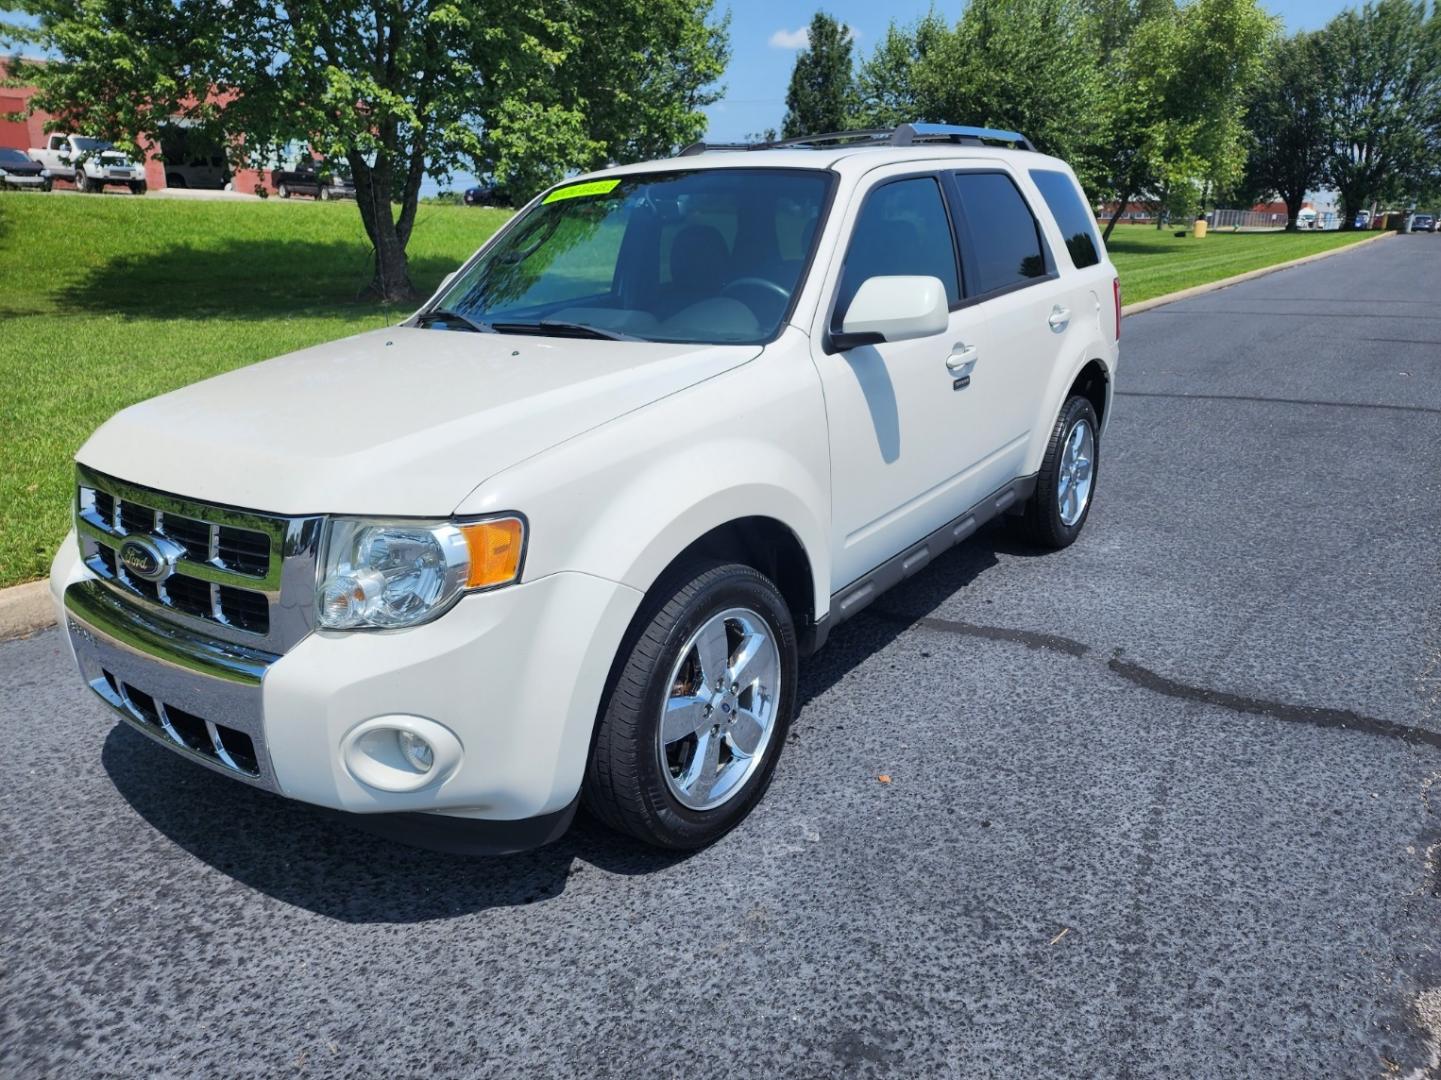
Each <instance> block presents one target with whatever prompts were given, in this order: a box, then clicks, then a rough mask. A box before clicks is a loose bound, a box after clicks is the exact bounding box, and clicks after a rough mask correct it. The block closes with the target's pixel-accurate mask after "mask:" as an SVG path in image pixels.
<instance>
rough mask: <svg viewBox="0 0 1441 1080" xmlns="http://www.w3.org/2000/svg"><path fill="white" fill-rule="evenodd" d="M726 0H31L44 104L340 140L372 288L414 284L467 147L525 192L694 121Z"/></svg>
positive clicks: (641, 149)
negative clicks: (433, 183)
mask: <svg viewBox="0 0 1441 1080" xmlns="http://www.w3.org/2000/svg"><path fill="white" fill-rule="evenodd" d="M712 3H713V0H608V2H606V3H605V4H603V5H602V4H600V3H587V2H583V0H569V2H567V0H541V2H540V3H536V2H534V0H529V2H522V0H475V2H465V3H462V2H460V0H329V2H322V0H287V2H286V3H285V4H284V5H283V6H282V5H279V4H274V3H267V2H264V0H18V5H19V7H20V9H21V10H22V11H25V12H27V13H29V14H31V15H34V16H36V17H37V18H38V27H37V28H35V29H23V28H16V27H13V26H12V27H10V28H8V36H10V37H12V38H13V37H22V36H23V37H28V38H30V39H33V40H37V41H38V42H39V43H40V44H42V45H44V46H46V47H48V48H49V49H51V50H53V51H54V52H56V53H58V54H59V55H60V57H61V58H62V59H61V61H60V62H57V63H52V64H47V65H43V66H35V67H33V68H32V69H31V70H30V76H31V77H32V78H33V79H34V80H35V81H36V83H37V84H38V85H39V87H40V93H39V94H37V96H36V98H35V99H34V106H35V107H36V108H41V109H45V110H47V111H49V112H52V113H54V114H56V115H57V116H58V117H60V119H61V121H62V122H63V123H67V124H74V125H77V126H80V127H83V128H84V129H85V130H87V131H94V132H96V133H100V134H106V135H109V136H112V137H118V138H121V139H125V140H128V141H132V144H133V139H134V137H135V136H136V135H137V134H140V133H153V132H155V131H156V130H157V128H159V127H160V126H162V125H163V124H165V123H168V122H170V121H172V119H174V118H176V117H179V118H182V119H184V120H186V121H187V122H191V123H196V122H198V123H203V124H207V125H210V126H212V127H216V128H219V129H223V130H224V131H225V132H228V133H231V134H232V135H240V134H242V133H243V138H244V140H245V146H246V147H247V148H249V150H251V151H253V150H255V149H257V148H263V147H267V146H273V145H277V144H283V143H287V142H290V141H301V142H306V143H309V144H310V146H311V147H312V148H314V149H316V150H318V151H320V152H321V153H322V154H324V155H326V156H327V157H335V158H343V159H344V160H345V161H346V163H347V164H348V166H349V168H350V171H351V173H352V175H353V176H354V179H355V187H356V196H357V199H356V201H357V203H358V205H359V211H360V216H361V220H362V221H363V223H364V225H365V230H366V234H367V235H368V236H369V238H370V240H371V243H372V244H373V245H374V250H375V262H374V278H373V281H372V284H371V289H372V291H373V292H374V294H375V295H376V296H378V297H380V298H381V299H384V300H387V301H404V300H408V299H411V298H412V297H413V296H414V288H413V287H412V285H411V282H410V275H409V270H408V266H407V260H406V245H407V243H408V242H409V240H410V236H411V232H412V230H413V228H414V226H415V215H416V207H417V202H418V197H419V194H420V185H421V182H422V181H423V180H424V178H425V176H426V175H427V174H430V175H432V176H436V177H438V178H441V179H443V178H445V177H446V176H448V174H449V173H450V171H452V170H453V169H455V168H458V167H460V166H462V165H466V164H470V165H472V166H473V167H474V168H475V170H476V171H477V172H479V173H482V174H486V175H491V176H494V177H495V178H496V179H497V180H498V181H500V182H501V183H503V184H504V185H505V186H507V187H508V188H509V189H510V190H511V191H513V192H518V193H522V194H524V193H528V192H530V191H533V190H535V189H536V188H538V187H540V186H541V185H543V184H545V183H547V182H549V181H551V180H553V179H556V178H558V177H560V176H562V175H564V174H565V172H567V171H569V170H574V169H587V168H596V167H600V166H603V165H605V164H606V163H607V162H609V161H629V160H635V159H638V158H642V157H646V156H653V155H656V154H658V153H665V152H667V151H668V150H670V149H671V148H672V147H674V146H676V145H678V144H680V143H683V142H687V141H690V140H692V139H694V138H697V137H698V136H699V135H700V134H701V132H702V131H704V128H705V116H704V114H703V112H702V111H701V110H702V108H703V106H705V105H707V104H709V103H711V102H712V101H714V100H716V98H717V97H718V96H719V95H718V93H716V92H712V91H708V90H707V87H709V86H710V85H711V84H713V83H714V82H715V80H716V79H717V78H719V76H720V75H721V73H722V72H723V70H724V67H725V62H726V58H727V46H726V40H727V22H726V20H721V21H720V22H712V21H710V16H711V12H712Z"/></svg>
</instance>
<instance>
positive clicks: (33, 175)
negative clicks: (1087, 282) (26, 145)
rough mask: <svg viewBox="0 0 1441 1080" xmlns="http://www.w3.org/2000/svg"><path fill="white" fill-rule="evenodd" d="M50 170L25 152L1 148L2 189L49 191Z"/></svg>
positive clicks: (0, 175)
mask: <svg viewBox="0 0 1441 1080" xmlns="http://www.w3.org/2000/svg"><path fill="white" fill-rule="evenodd" d="M50 186H51V179H50V170H49V169H47V168H45V166H43V165H41V164H40V162H38V161H36V160H35V159H34V158H32V157H31V156H30V155H29V154H27V153H26V152H25V151H24V150H13V149H11V148H10V147H8V146H0V187H16V188H33V189H37V190H40V191H49V190H50Z"/></svg>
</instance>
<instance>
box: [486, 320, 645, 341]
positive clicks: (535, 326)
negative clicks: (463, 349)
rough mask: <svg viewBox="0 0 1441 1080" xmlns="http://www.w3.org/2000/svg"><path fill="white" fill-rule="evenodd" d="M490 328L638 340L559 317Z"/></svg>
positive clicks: (505, 331) (615, 331) (567, 335)
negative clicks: (566, 320)
mask: <svg viewBox="0 0 1441 1080" xmlns="http://www.w3.org/2000/svg"><path fill="white" fill-rule="evenodd" d="M490 325H491V329H493V330H495V331H496V333H499V334H554V335H556V336H557V337H581V338H597V339H599V340H601V341H640V340H641V339H640V338H638V337H635V336H633V335H631V334H622V333H621V332H620V331H619V330H606V329H604V328H602V327H599V326H591V325H590V324H588V323H577V322H564V321H562V320H559V319H541V320H540V321H539V322H498V323H491V324H490Z"/></svg>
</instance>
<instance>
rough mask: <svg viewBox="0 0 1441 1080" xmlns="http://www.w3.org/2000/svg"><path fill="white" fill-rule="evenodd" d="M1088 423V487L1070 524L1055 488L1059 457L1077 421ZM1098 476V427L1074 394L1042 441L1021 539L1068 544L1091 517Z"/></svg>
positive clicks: (1051, 545)
mask: <svg viewBox="0 0 1441 1080" xmlns="http://www.w3.org/2000/svg"><path fill="white" fill-rule="evenodd" d="M1079 423H1084V424H1089V425H1090V428H1091V435H1092V438H1093V439H1094V450H1093V452H1092V455H1091V487H1090V492H1089V495H1088V498H1087V500H1086V504H1085V506H1084V508H1083V509H1082V510H1081V513H1080V516H1079V517H1078V518H1077V519H1076V520H1075V522H1073V523H1072V524H1070V525H1067V524H1066V523H1065V521H1064V520H1063V519H1062V517H1061V508H1060V503H1059V499H1058V490H1059V486H1060V480H1061V456H1062V451H1063V450H1064V448H1065V445H1066V440H1067V439H1069V438H1070V437H1071V433H1072V431H1073V430H1074V428H1075V427H1076V425H1077V424H1079ZM1100 475H1101V428H1100V422H1099V420H1098V419H1097V417H1096V409H1095V406H1093V405H1092V404H1091V403H1090V401H1088V400H1087V399H1086V398H1083V397H1081V396H1080V395H1079V394H1074V395H1072V396H1071V397H1069V398H1067V399H1066V403H1065V404H1064V405H1062V406H1061V413H1060V415H1059V416H1057V417H1056V423H1055V426H1054V427H1053V428H1052V429H1051V438H1050V441H1049V442H1047V443H1046V456H1045V457H1044V458H1042V459H1041V471H1040V473H1039V474H1038V475H1037V477H1036V490H1035V493H1034V494H1033V495H1032V496H1031V498H1030V500H1029V501H1028V502H1027V503H1026V508H1025V510H1024V511H1023V513H1022V515H1021V518H1020V522H1019V525H1020V529H1021V532H1022V533H1023V534H1024V536H1025V538H1026V539H1027V540H1029V541H1031V542H1032V543H1034V544H1037V545H1039V546H1040V547H1045V548H1051V549H1052V550H1056V551H1059V550H1060V549H1061V548H1064V547H1070V546H1071V544H1073V543H1075V542H1076V537H1078V536H1080V535H1081V530H1082V529H1083V528H1085V527H1086V519H1087V518H1089V517H1090V516H1091V505H1092V503H1094V502H1095V497H1096V484H1097V482H1098V481H1099V480H1100Z"/></svg>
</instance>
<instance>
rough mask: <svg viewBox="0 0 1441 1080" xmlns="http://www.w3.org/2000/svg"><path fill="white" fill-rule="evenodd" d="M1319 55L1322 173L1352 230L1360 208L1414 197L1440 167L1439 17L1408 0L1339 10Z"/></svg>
mask: <svg viewBox="0 0 1441 1080" xmlns="http://www.w3.org/2000/svg"><path fill="white" fill-rule="evenodd" d="M1320 57H1321V63H1322V65H1323V67H1324V68H1325V70H1326V71H1327V73H1328V76H1329V77H1328V78H1327V80H1326V95H1325V99H1324V109H1325V111H1326V114H1327V116H1328V117H1329V118H1330V147H1329V153H1328V155H1327V162H1326V168H1327V174H1328V177H1329V179H1330V182H1331V183H1332V184H1333V185H1334V186H1335V187H1336V190H1337V192H1338V193H1339V194H1340V196H1341V210H1342V219H1341V227H1342V228H1343V229H1349V228H1352V227H1353V226H1354V222H1355V219H1356V213H1357V211H1359V210H1362V209H1364V208H1366V207H1368V206H1369V205H1370V204H1371V203H1372V202H1373V201H1374V200H1377V199H1392V198H1395V199H1405V198H1408V197H1410V196H1413V195H1414V194H1415V193H1416V192H1417V191H1418V190H1422V189H1424V188H1425V187H1426V186H1427V183H1428V180H1427V178H1428V176H1434V175H1435V174H1436V172H1437V171H1438V169H1441V166H1438V160H1437V159H1438V155H1441V14H1438V12H1437V11H1436V10H1435V9H1434V8H1433V9H1432V10H1431V11H1430V13H1429V15H1428V13H1427V9H1426V5H1425V4H1424V3H1409V2H1408V0H1377V2H1376V3H1368V4H1367V5H1366V6H1365V7H1363V8H1362V9H1361V10H1360V11H1354V10H1351V11H1343V12H1342V13H1341V14H1340V15H1337V16H1336V18H1334V19H1332V20H1331V22H1330V23H1328V24H1327V25H1326V28H1325V29H1324V30H1323V31H1322V32H1321V36H1320Z"/></svg>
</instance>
